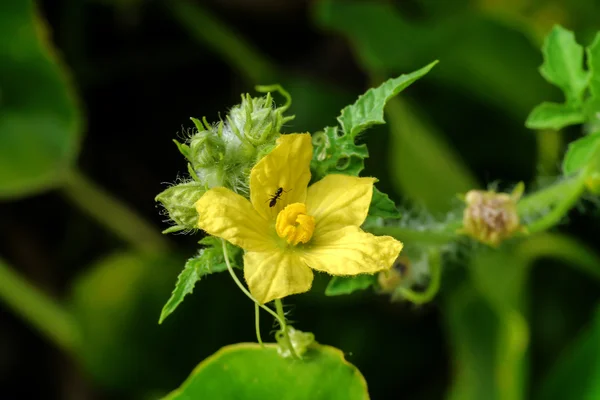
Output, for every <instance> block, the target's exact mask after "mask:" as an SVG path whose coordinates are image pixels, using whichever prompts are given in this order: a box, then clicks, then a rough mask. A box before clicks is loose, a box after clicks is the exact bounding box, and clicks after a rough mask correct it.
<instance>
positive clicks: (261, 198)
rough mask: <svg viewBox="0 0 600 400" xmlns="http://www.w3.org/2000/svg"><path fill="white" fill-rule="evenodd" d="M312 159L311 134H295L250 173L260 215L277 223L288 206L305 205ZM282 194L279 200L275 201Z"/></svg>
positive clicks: (281, 140) (281, 141)
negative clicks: (276, 220) (279, 216)
mask: <svg viewBox="0 0 600 400" xmlns="http://www.w3.org/2000/svg"><path fill="white" fill-rule="evenodd" d="M311 159H312V141H311V136H310V134H308V133H295V134H290V135H282V136H281V137H280V138H279V139H277V147H275V149H273V151H271V152H270V153H269V154H267V155H266V156H265V157H263V158H262V159H261V160H260V161H259V162H258V163H257V164H256V165H255V166H254V168H252V171H251V172H250V199H251V200H252V205H253V206H254V208H255V209H256V211H258V213H259V214H260V215H262V216H263V217H264V218H266V219H274V218H276V217H277V214H278V213H279V211H281V210H282V209H283V208H284V207H285V206H286V205H288V204H291V203H304V200H305V199H306V188H307V186H308V182H309V181H310V160H311ZM279 189H281V191H280V192H279ZM278 192H279V197H278V198H277V199H276V200H272V199H273V196H275V195H276V193H278ZM271 205H273V206H272V207H271Z"/></svg>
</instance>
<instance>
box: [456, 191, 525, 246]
mask: <svg viewBox="0 0 600 400" xmlns="http://www.w3.org/2000/svg"><path fill="white" fill-rule="evenodd" d="M522 193H523V185H522V184H520V185H518V186H517V187H516V188H515V190H514V191H513V193H512V194H507V193H496V192H493V191H483V190H471V191H469V192H468V193H467V194H466V196H465V201H466V203H467V207H466V208H465V211H464V213H463V228H462V230H461V233H464V234H466V235H469V236H471V237H472V238H474V239H476V240H478V241H479V242H481V243H485V244H487V245H490V246H492V247H497V246H498V245H499V244H500V243H501V242H502V241H504V240H506V239H508V238H510V237H512V236H513V235H514V234H515V233H517V232H523V231H524V228H523V226H522V225H521V223H520V220H519V214H518V213H517V201H518V200H519V198H520V197H521V195H522Z"/></svg>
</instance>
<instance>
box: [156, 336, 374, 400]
mask: <svg viewBox="0 0 600 400" xmlns="http://www.w3.org/2000/svg"><path fill="white" fill-rule="evenodd" d="M242 398H243V399H260V400H280V399H284V398H285V399H286V400H336V399H340V400H342V399H343V400H368V399H369V394H368V392H367V384H366V382H365V379H364V378H363V376H362V375H361V374H360V372H359V371H358V369H356V367H354V366H353V365H351V364H349V363H348V362H347V361H346V360H345V359H344V355H343V353H342V352H341V351H340V350H338V349H336V348H333V347H330V346H324V345H318V344H314V345H312V346H311V347H310V348H309V350H308V352H307V353H306V354H305V356H304V358H303V360H302V361H297V360H292V359H289V358H283V357H281V356H280V355H279V354H277V347H276V346H275V345H273V344H267V345H266V346H265V347H264V348H262V347H261V346H260V345H258V344H254V343H240V344H236V345H231V346H226V347H223V348H222V349H221V350H219V351H218V352H217V353H215V354H213V355H212V356H211V357H209V358H207V359H205V360H204V361H203V362H202V363H200V365H198V366H197V367H196V369H195V370H194V372H192V374H191V375H190V376H189V377H188V379H187V380H186V381H185V382H184V383H183V385H181V387H180V388H179V389H177V390H175V391H173V392H172V393H171V394H169V395H168V396H167V397H166V398H165V400H187V399H219V400H236V399H242Z"/></svg>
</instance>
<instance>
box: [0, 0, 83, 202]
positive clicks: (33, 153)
mask: <svg viewBox="0 0 600 400" xmlns="http://www.w3.org/2000/svg"><path fill="white" fill-rule="evenodd" d="M48 36H49V35H48V32H47V27H46V26H45V24H44V23H43V21H42V20H41V18H40V17H39V16H38V15H37V13H36V12H35V4H34V2H32V1H3V2H1V3H0V37H4V38H10V39H9V40H8V39H7V40H2V41H0V107H1V112H0V197H18V196H26V195H30V194H33V193H36V192H38V191H41V190H45V189H48V188H51V187H54V186H57V185H59V184H60V183H61V182H62V180H63V179H64V178H65V177H66V175H67V172H68V170H69V168H70V167H71V165H72V164H73V163H74V161H75V159H76V156H77V153H78V150H79V141H80V135H81V131H82V129H81V125H82V118H81V115H80V111H79V109H78V107H77V102H76V100H75V96H74V94H73V91H72V88H71V87H70V86H69V82H68V79H67V77H66V73H65V70H64V68H63V66H62V65H60V62H59V61H58V59H57V57H56V54H55V53H54V51H53V49H52V48H51V43H50V41H49V40H48Z"/></svg>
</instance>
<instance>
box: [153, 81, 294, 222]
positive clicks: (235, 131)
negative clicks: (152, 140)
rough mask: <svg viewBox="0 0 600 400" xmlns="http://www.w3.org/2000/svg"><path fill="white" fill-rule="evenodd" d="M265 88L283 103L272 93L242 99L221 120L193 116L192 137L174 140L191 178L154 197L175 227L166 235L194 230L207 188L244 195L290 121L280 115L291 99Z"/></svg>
mask: <svg viewBox="0 0 600 400" xmlns="http://www.w3.org/2000/svg"><path fill="white" fill-rule="evenodd" d="M264 89H265V90H271V89H275V90H278V91H279V92H280V93H282V94H283V95H284V96H285V97H286V99H287V102H286V104H285V105H284V106H282V107H278V108H276V107H275V105H274V102H273V98H272V97H271V93H267V94H266V95H265V96H262V97H251V96H250V95H248V94H246V95H242V102H241V103H240V104H238V105H236V106H234V107H232V108H231V110H230V112H229V114H228V115H227V117H226V118H225V120H221V121H219V122H218V123H216V124H210V123H208V121H207V120H206V118H203V119H202V121H200V120H198V119H196V118H191V120H192V121H193V122H194V125H195V129H194V131H193V133H192V134H191V135H190V136H189V137H188V138H187V140H186V141H185V143H179V142H178V141H175V144H176V145H177V147H178V149H179V151H180V153H181V154H182V155H183V156H184V157H185V158H186V160H187V161H188V173H189V178H188V179H186V180H185V181H183V182H182V183H179V184H176V185H173V186H171V187H169V188H168V189H166V190H165V191H163V192H162V193H160V194H159V195H158V196H157V197H156V201H159V202H160V203H161V204H162V205H163V206H164V208H165V210H166V213H167V214H168V216H169V218H170V219H171V220H172V221H173V222H174V223H175V225H174V226H172V227H171V228H169V229H167V230H166V231H165V232H175V231H180V230H193V229H195V228H196V223H197V219H198V215H197V212H196V209H195V207H194V204H195V202H196V201H197V200H198V199H199V198H200V197H201V196H202V194H204V192H206V190H208V189H210V188H213V187H216V186H223V187H226V188H229V189H231V190H233V191H234V192H236V193H239V194H241V195H242V196H245V197H248V195H249V178H250V171H251V169H252V167H253V166H254V164H256V163H257V162H258V161H259V160H260V159H261V158H262V157H264V156H265V155H266V154H267V153H268V152H270V151H271V150H272V149H273V148H274V147H275V142H276V140H277V138H278V137H279V136H280V134H281V133H280V131H281V128H282V127H283V125H284V124H285V123H286V122H288V121H290V120H291V119H293V118H294V117H293V116H287V117H286V116H284V115H283V114H284V112H285V111H286V110H287V109H288V108H289V106H290V104H291V100H290V97H289V95H288V94H287V93H286V92H285V91H284V90H283V89H282V88H281V87H279V86H278V85H275V86H272V87H266V88H264Z"/></svg>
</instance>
